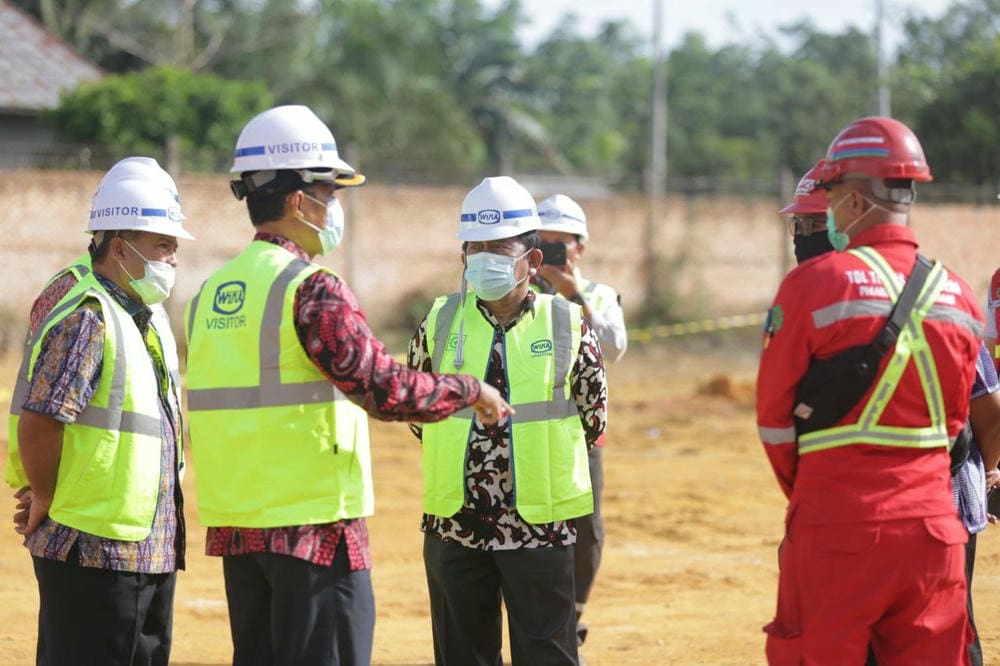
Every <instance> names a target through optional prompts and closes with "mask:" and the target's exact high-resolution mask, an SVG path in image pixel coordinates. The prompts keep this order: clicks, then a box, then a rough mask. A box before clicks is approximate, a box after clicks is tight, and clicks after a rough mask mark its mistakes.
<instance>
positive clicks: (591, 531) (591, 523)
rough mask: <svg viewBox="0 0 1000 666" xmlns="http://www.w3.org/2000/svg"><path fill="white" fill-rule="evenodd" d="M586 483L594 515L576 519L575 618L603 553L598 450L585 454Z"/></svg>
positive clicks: (581, 630)
mask: <svg viewBox="0 0 1000 666" xmlns="http://www.w3.org/2000/svg"><path fill="white" fill-rule="evenodd" d="M588 462H589V464H590V482H591V485H593V487H594V513H592V514H590V515H588V516H581V517H579V518H577V519H576V546H575V547H574V548H575V553H574V562H575V565H574V566H575V569H576V571H575V577H576V618H577V620H579V619H580V615H582V614H583V609H584V606H586V604H587V599H589V598H590V589H591V588H592V587H593V586H594V579H595V578H596V577H597V570H598V568H600V566H601V552H602V551H603V550H604V518H603V517H602V516H601V491H602V490H603V489H604V462H603V458H602V448H601V447H599V446H594V447H592V448H591V449H590V453H589V454H588ZM576 634H577V639H578V642H579V643H580V644H581V645H582V644H583V641H584V639H585V638H586V637H587V629H586V627H585V626H583V625H582V624H578V625H577V628H576Z"/></svg>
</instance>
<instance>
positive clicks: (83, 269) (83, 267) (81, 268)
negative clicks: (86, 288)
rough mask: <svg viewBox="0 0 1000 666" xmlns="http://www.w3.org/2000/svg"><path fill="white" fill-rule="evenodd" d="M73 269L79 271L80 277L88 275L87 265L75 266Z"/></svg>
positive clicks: (88, 268) (88, 267)
mask: <svg viewBox="0 0 1000 666" xmlns="http://www.w3.org/2000/svg"><path fill="white" fill-rule="evenodd" d="M73 268H75V269H76V270H78V271H80V277H87V276H88V275H90V266H88V265H87V264H75V265H74V266H73Z"/></svg>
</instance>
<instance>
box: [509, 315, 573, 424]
mask: <svg viewBox="0 0 1000 666" xmlns="http://www.w3.org/2000/svg"><path fill="white" fill-rule="evenodd" d="M570 307H571V304H570V302H569V301H567V300H566V299H565V298H553V299H552V331H553V335H554V337H555V339H554V340H553V341H552V346H553V351H552V353H553V354H554V355H555V359H554V360H555V368H554V369H553V374H554V375H555V376H554V379H555V382H554V383H553V386H552V402H557V401H559V400H561V399H562V394H563V387H564V386H566V380H567V379H568V378H569V366H570V363H571V362H572V360H573V350H572V349H571V347H572V345H573V334H572V332H571V331H570V330H569V322H570V321H571V318H570V314H569V309H570ZM576 307H579V306H576ZM512 406H513V405H512Z"/></svg>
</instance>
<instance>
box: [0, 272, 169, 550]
mask: <svg viewBox="0 0 1000 666" xmlns="http://www.w3.org/2000/svg"><path fill="white" fill-rule="evenodd" d="M88 299H94V300H96V301H97V302H98V303H99V304H100V306H101V312H102V315H103V318H104V324H105V326H104V360H103V364H102V371H101V378H100V381H99V382H98V385H97V390H96V391H95V393H94V395H93V397H92V398H91V399H90V402H89V403H88V405H87V407H86V408H85V409H84V410H83V411H82V412H81V413H80V415H79V416H78V417H77V420H76V421H75V422H73V423H70V424H67V425H66V426H65V427H64V428H63V443H62V454H61V457H60V460H59V473H58V476H57V478H56V490H55V496H54V497H53V500H52V506H51V507H50V508H49V516H50V517H51V518H52V519H53V520H55V521H56V522H59V523H62V524H63V525H68V526H69V527H73V528H76V529H78V530H81V531H84V532H87V533H89V534H94V535H97V536H100V537H104V538H106V539H116V540H119V541H142V540H143V539H145V538H146V537H147V536H149V531H150V529H151V528H152V525H153V516H154V514H155V512H156V498H157V494H158V493H159V488H160V483H159V479H160V453H161V447H162V446H163V441H162V433H161V424H160V409H159V403H158V401H159V385H158V379H157V376H156V372H155V370H154V368H153V364H152V361H151V360H150V358H149V351H148V349H147V348H146V341H144V340H143V337H142V334H141V333H140V332H139V329H138V328H137V327H136V325H135V322H134V321H133V319H132V317H131V316H130V315H129V314H128V312H126V311H125V309H124V308H122V307H121V305H119V304H118V302H117V301H116V300H115V299H114V297H112V296H111V295H110V294H108V292H107V291H106V290H105V289H104V287H102V286H101V284H100V283H99V282H98V281H97V280H96V279H95V278H94V276H93V273H88V274H87V275H86V276H84V277H82V278H81V279H80V281H79V282H78V283H77V284H76V286H74V287H73V289H71V290H70V291H69V292H68V293H67V294H66V295H65V296H64V297H63V298H62V300H60V301H59V303H57V304H56V306H55V307H53V309H52V311H51V312H50V313H49V314H48V316H47V317H46V319H45V321H44V322H43V323H42V325H41V326H40V327H39V329H38V331H37V333H36V334H35V335H34V336H32V338H31V340H30V341H29V343H28V345H26V358H25V361H24V362H23V363H22V368H24V373H23V376H19V377H18V384H17V389H16V390H15V397H14V399H12V402H11V415H12V420H13V418H15V417H17V416H18V415H19V414H20V412H21V404H22V403H23V401H24V395H25V393H26V391H27V387H28V386H29V385H30V382H31V378H32V377H33V376H34V370H35V363H36V361H37V359H38V354H39V353H40V352H41V349H42V343H43V341H44V340H45V336H46V335H47V334H48V332H49V331H50V330H51V329H52V327H53V326H55V325H56V324H58V323H59V322H61V321H62V320H63V319H65V318H66V317H67V316H69V314H70V313H72V312H73V311H74V310H76V309H77V308H78V307H79V306H80V305H82V304H83V302H84V301H85V300H88ZM158 342H159V341H158V340H157V339H156V336H155V335H150V336H149V343H150V344H158ZM10 442H11V450H13V451H15V456H16V451H17V433H16V430H14V432H13V434H12V436H11V440H10ZM11 472H12V470H11V467H10V465H8V475H10V474H11ZM17 474H18V475H19V477H18V478H16V482H17V483H18V485H26V484H27V479H26V478H24V477H23V474H24V472H23V469H21V468H20V465H18V471H17ZM8 478H9V477H8Z"/></svg>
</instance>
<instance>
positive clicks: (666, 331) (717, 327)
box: [628, 312, 767, 342]
mask: <svg viewBox="0 0 1000 666" xmlns="http://www.w3.org/2000/svg"><path fill="white" fill-rule="evenodd" d="M766 318H767V315H766V313H763V312H757V313H754V314H742V315H732V316H730V317H717V318H715V319H701V320H699V321H686V322H682V323H679V324H663V325H661V326H650V327H647V328H631V329H629V331H628V336H629V339H630V340H634V341H636V342H650V341H652V340H653V339H654V338H669V337H673V336H677V335H692V334H694V333H708V332H711V331H726V330H730V329H734V328H746V327H748V326H761V325H763V324H764V320H765V319H766Z"/></svg>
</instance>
